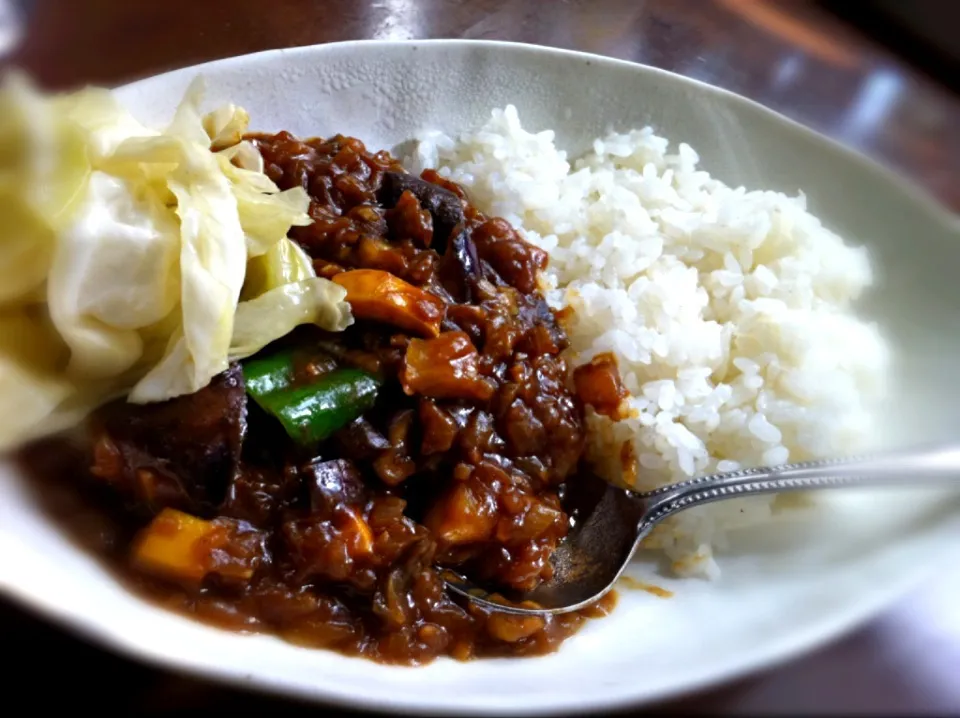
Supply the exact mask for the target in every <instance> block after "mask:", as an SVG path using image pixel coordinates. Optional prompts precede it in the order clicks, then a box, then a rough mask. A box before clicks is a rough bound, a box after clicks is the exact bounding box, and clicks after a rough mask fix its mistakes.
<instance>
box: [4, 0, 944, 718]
mask: <svg viewBox="0 0 960 718" xmlns="http://www.w3.org/2000/svg"><path fill="white" fill-rule="evenodd" d="M947 1H949V0H947ZM25 5H26V7H27V9H28V12H27V19H28V22H27V25H26V28H25V31H24V33H23V36H22V39H21V44H20V45H19V47H18V48H17V49H16V50H15V51H14V54H13V56H12V60H13V61H14V62H16V63H17V64H20V65H22V66H24V67H26V68H27V69H28V70H29V71H30V72H31V73H32V74H33V75H34V76H35V77H36V78H38V79H39V80H40V81H41V82H42V83H43V84H44V85H46V86H48V87H52V88H64V87H70V86H74V85H76V84H78V83H87V82H92V83H104V84H117V83H121V82H124V81H127V80H130V79H133V78H137V77H141V76H145V75H150V74H155V73H157V72H162V71H164V70H169V69H173V68H176V67H182V66H185V65H190V64H194V63H197V62H202V61H205V60H212V59H216V58H221V57H227V56H231V55H238V54H243V53H248V52H254V51H257V50H263V49H268V48H276V47H290V46H295V45H308V44H314V43H321V42H333V41H338V40H351V39H360V38H380V39H408V38H441V37H464V38H489V39H499V40H516V41H523V42H534V43H539V44H545V45H555V46H558V47H565V48H573V49H578V50H585V51H589V52H596V53H600V54H604V55H610V56H614V57H619V58H623V59H629V60H635V61H637V62H643V63H646V64H650V65H655V66H657V67H661V68H665V69H668V70H673V71H675V72H679V73H681V74H684V75H688V76H690V77H694V78H696V79H699V80H703V81H705V82H709V83H712V84H715V85H719V86H721V87H724V88H727V89H730V90H733V91H736V92H739V93H741V94H744V95H746V96H748V97H750V98H752V99H755V100H758V101H760V102H762V103H764V104H766V105H768V106H770V107H772V108H774V109H776V110H778V111H780V112H783V113H784V114H786V115H788V116H789V117H792V118H793V119H795V120H798V121H800V122H802V123H804V124H807V125H809V126H810V127H813V128H815V129H817V130H819V131H821V132H823V133H825V134H827V135H830V136H832V137H834V138H836V139H839V140H840V141H842V142H845V143H847V144H849V145H851V146H853V147H856V148H858V149H861V150H863V151H864V152H866V153H868V154H870V155H871V156H873V157H875V158H877V159H879V160H881V161H882V162H884V163H886V164H888V165H890V166H892V167H893V168H895V169H896V170H898V171H899V172H900V173H901V174H903V175H905V176H907V177H909V178H910V179H912V180H913V181H915V182H916V183H918V184H920V185H922V186H924V187H925V188H926V189H927V190H928V191H929V192H931V193H932V194H933V195H934V196H936V197H937V198H938V199H939V200H940V201H941V202H943V203H944V204H946V205H947V206H948V207H951V208H952V209H954V210H960V181H958V177H957V170H958V168H960V132H958V131H957V130H958V128H960V99H958V98H957V97H956V96H954V95H953V94H951V93H950V92H949V91H948V90H946V89H945V88H944V87H941V86H939V85H937V84H936V83H935V82H934V81H933V80H931V79H929V77H927V76H926V75H923V74H921V73H920V72H918V71H916V70H914V69H912V68H911V67H909V66H908V65H906V64H905V63H904V62H903V61H901V60H898V59H897V57H895V56H893V55H892V54H890V53H889V52H887V51H885V50H883V49H882V48H881V47H880V46H879V45H878V44H876V43H874V42H872V41H871V40H870V39H868V38H867V37H866V36H864V35H862V34H860V33H859V32H858V31H857V30H855V29H853V28H852V27H851V26H849V25H847V24H844V23H843V22H840V21H839V20H837V19H835V18H834V17H833V16H831V15H829V14H827V13H826V12H824V11H823V10H822V9H819V8H818V7H817V6H816V5H814V4H812V3H808V2H803V1H801V0H780V1H779V2H774V1H773V0H565V1H561V0H556V1H551V2H546V1H544V2H535V1H532V0H527V1H524V0H326V1H320V0H270V1H269V2H268V1H267V0H32V1H31V2H27V3H25ZM958 595H960V570H958V569H957V568H951V567H946V569H945V572H944V574H943V575H942V576H941V577H939V578H938V579H937V580H936V581H933V582H930V583H929V584H927V585H925V586H923V587H921V588H920V589H919V590H917V591H916V592H915V593H914V594H913V595H911V596H910V597H908V598H906V599H904V600H903V601H901V602H899V603H898V604H897V605H896V606H895V607H893V608H892V609H891V610H889V611H887V612H886V613H885V614H884V615H883V616H882V617H880V618H879V619H877V620H875V621H873V622H872V623H870V624H869V625H868V626H865V627H863V628H862V629H860V630H858V631H857V632H855V633H854V634H852V635H850V636H848V637H846V638H844V639H842V640H841V641H839V642H837V643H835V644H834V645H832V646H829V647H827V648H825V649H822V650H820V651H818V652H817V653H815V654H812V655H810V656H807V657H804V658H802V659H800V660H796V661H793V662H791V663H788V664H786V665H783V666H779V667H776V668H771V669H770V670H769V671H768V672H767V673H765V674H763V675H760V676H756V677H753V678H750V679H748V680H745V681H742V682H740V683H738V684H736V685H732V686H727V687H725V688H722V689H718V690H714V691H711V692H709V693H706V694H702V695H697V696H690V697H687V698H685V699H683V700H681V701H677V702H673V703H671V704H668V705H664V706H662V707H661V708H662V709H664V710H667V711H670V712H690V711H697V712H716V713H745V712H746V713H792V714H795V713H808V712H835V713H838V712H844V713H850V712H859V713H872V714H875V715H876V714H881V713H886V714H904V713H931V714H946V713H960V610H958V609H957V608H956V601H955V599H956V597H957V596H958ZM785 620H789V619H788V617H787V616H785ZM0 638H2V640H3V643H4V646H5V648H6V653H7V655H8V656H14V657H16V659H17V660H16V663H15V668H14V672H13V673H12V674H11V673H10V672H9V669H8V672H7V677H8V681H7V683H6V685H7V690H8V696H11V697H15V698H21V697H26V698H29V700H30V701H31V702H33V703H34V704H37V703H39V705H47V706H51V707H52V706H54V704H62V703H61V702H62V701H67V702H68V703H69V705H70V706H71V707H72V708H78V707H81V706H85V705H90V706H93V705H96V706H97V707H98V708H99V709H101V710H102V709H105V708H106V709H114V710H127V711H137V712H154V711H170V710H182V709H212V708H221V709H224V708H226V709H235V710H242V711H254V710H256V711H271V712H276V711H278V710H284V711H286V710H291V709H292V710H293V711H296V710H298V709H299V710H303V711H304V712H306V711H308V710H311V709H310V708H309V707H305V706H298V705H297V704H290V703H286V702H282V701H279V700H276V699H271V698H267V697H263V696H250V695H248V694H245V693H240V692H235V691H232V690H229V689H225V688H222V687H218V686H212V685H209V684H206V683H204V682H201V681H197V680H194V679H190V678H186V677H181V676H175V675H173V674H169V673H166V672H162V671H155V670H152V669H149V668H146V667H143V666H140V665H137V664H135V663H132V662H129V661H126V660H124V659H121V658H118V657H116V656H113V655H111V654H108V653H105V652H102V651H101V650H99V649H97V648H94V647H92V646H90V645H88V644H86V643H84V642H82V641H79V640H76V639H74V638H72V637H70V636H68V635H66V634H64V633H63V632H61V631H60V630H59V629H56V628H53V627H50V626H48V625H46V624H44V623H43V622H41V621H38V620H36V619H33V618H31V617H30V616H28V615H27V614H25V613H23V612H21V611H20V610H19V609H17V608H15V607H13V606H11V605H9V604H4V603H0ZM51 676H56V680H55V681H51ZM11 677H12V680H10V678H11Z"/></svg>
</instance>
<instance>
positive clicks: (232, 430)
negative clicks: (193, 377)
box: [93, 364, 247, 513]
mask: <svg viewBox="0 0 960 718" xmlns="http://www.w3.org/2000/svg"><path fill="white" fill-rule="evenodd" d="M95 425H96V426H97V429H96V430H95V431H96V434H95V451H94V467H93V472H94V473H95V474H97V475H99V476H100V477H101V478H103V479H104V480H106V481H107V482H108V483H110V484H112V485H114V486H116V487H118V488H119V489H120V490H121V491H122V492H124V493H126V494H128V495H131V494H132V495H133V496H134V497H136V498H137V499H139V502H140V503H141V504H144V505H146V506H149V507H150V509H151V510H152V511H159V510H160V509H162V508H164V507H167V506H170V507H174V508H181V509H187V510H189V511H191V512H198V513H203V512H205V511H209V510H210V509H212V508H213V507H214V506H217V505H218V504H220V502H221V501H223V499H224V497H225V495H226V492H227V488H228V486H229V485H230V482H231V480H232V479H233V478H234V476H235V474H236V472H237V469H238V466H239V462H240V452H241V449H242V447H243V439H244V436H245V435H246V430H247V399H246V392H245V389H244V384H243V374H242V372H241V371H240V365H239V364H233V365H231V366H230V368H229V369H227V371H225V372H224V373H222V374H219V375H218V376H216V377H214V378H213V380H212V381H211V382H210V384H208V385H207V386H205V387H204V388H203V389H201V390H199V391H197V392H194V393H193V394H186V395H184V396H179V397H176V398H175V399H170V400H168V401H164V402H158V403H156V404H144V405H138V404H128V403H126V402H114V403H113V404H110V405H108V406H107V407H105V408H104V409H103V410H101V412H99V414H98V416H97V418H96V424H95Z"/></svg>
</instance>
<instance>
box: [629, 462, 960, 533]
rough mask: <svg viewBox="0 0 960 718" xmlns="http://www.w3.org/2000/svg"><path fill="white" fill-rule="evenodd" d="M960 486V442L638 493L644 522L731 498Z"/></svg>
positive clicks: (720, 476)
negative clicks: (645, 505) (643, 503)
mask: <svg viewBox="0 0 960 718" xmlns="http://www.w3.org/2000/svg"><path fill="white" fill-rule="evenodd" d="M929 483H932V484H934V485H942V486H953V487H956V488H960V446H953V445H950V446H939V447H932V448H928V449H925V450H915V451H908V452H898V453H891V454H886V455H874V456H867V457H849V458H841V459H824V460H822V461H809V462H804V463H795V464H785V465H783V466H776V467H765V468H756V469H740V470H738V471H731V472H729V473H725V474H712V475H710V476H701V477H698V478H695V479H690V480H688V481H681V482H680V483H677V484H672V485H670V486H664V487H661V488H659V489H656V490H654V491H650V492H647V493H644V494H640V498H641V499H642V500H644V501H646V502H648V507H649V508H648V512H647V515H646V517H645V518H644V522H645V523H656V522H657V521H659V520H661V519H663V518H664V517H666V516H667V515H669V514H672V513H675V512H677V511H681V510H683V509H687V508H690V507H692V506H696V505H698V504H705V503H710V502H713V501H721V500H723V499H727V498H736V497H739V496H750V495H755V494H770V493H777V492H780V491H801V490H815V489H831V488H841V487H856V486H862V487H864V488H868V487H889V486H904V487H906V486H910V485H919V484H929Z"/></svg>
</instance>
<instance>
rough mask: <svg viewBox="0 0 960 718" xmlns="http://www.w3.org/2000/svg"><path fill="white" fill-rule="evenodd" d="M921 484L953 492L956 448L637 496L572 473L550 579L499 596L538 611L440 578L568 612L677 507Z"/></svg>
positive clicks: (618, 569)
mask: <svg viewBox="0 0 960 718" xmlns="http://www.w3.org/2000/svg"><path fill="white" fill-rule="evenodd" d="M921 484H923V485H931V484H932V485H940V486H944V487H948V486H953V487H955V488H958V489H960V445H957V446H940V447H934V448H930V449H922V450H914V451H906V452H898V453H892V454H886V455H880V456H873V457H870V458H848V459H828V460H824V461H811V462H807V463H802V464H786V465H783V466H776V467H765V468H757V469H744V470H741V471H732V472H730V473H726V474H714V475H712V476H702V477H700V478H696V479H691V480H689V481H682V482H680V483H677V484H673V485H671V486H665V487H663V488H660V489H656V490H655V491H647V492H643V493H637V492H633V491H627V490H626V489H621V488H617V487H615V486H612V485H610V484H608V483H606V482H605V481H603V480H602V479H600V478H599V477H596V476H594V475H588V476H580V477H578V478H577V479H576V480H575V481H571V482H570V483H569V485H568V488H567V491H568V493H567V495H566V496H565V497H564V503H565V504H566V507H567V511H568V512H569V513H570V514H571V516H573V518H574V526H573V528H572V529H571V531H570V533H569V534H568V535H567V537H566V538H565V539H564V540H563V542H562V543H561V544H560V546H559V547H558V548H557V550H556V551H555V552H554V553H553V556H552V559H551V561H552V563H553V568H554V573H553V577H552V578H551V579H550V580H549V581H546V582H544V583H542V584H541V585H540V586H539V587H538V588H536V589H535V590H533V591H530V592H529V593H523V594H513V595H511V594H509V593H506V592H504V593H502V594H500V595H503V596H504V597H505V598H507V599H508V600H509V601H511V602H513V603H519V602H522V601H533V602H534V603H535V604H537V606H538V608H525V607H520V606H516V605H504V604H503V603H502V602H501V601H499V600H497V598H496V597H495V596H493V595H491V593H490V592H488V591H487V590H485V589H483V588H481V587H479V586H476V585H474V584H473V583H471V582H470V581H469V580H468V579H465V578H463V577H461V576H459V575H457V574H455V573H454V572H452V571H444V579H445V580H446V583H447V587H448V588H449V589H450V590H451V591H453V592H455V593H458V594H460V595H462V596H465V597H466V598H468V599H470V600H471V601H474V602H476V603H478V604H481V605H483V606H486V607H488V608H493V609H496V610H499V611H503V612H506V613H514V614H521V615H542V614H544V613H568V612H570V611H576V610H578V609H581V608H584V607H586V606H589V605H590V604H591V603H594V602H595V601H597V600H599V599H600V598H602V597H603V596H604V595H605V594H606V593H607V592H608V591H610V589H612V588H613V585H614V584H615V583H616V581H617V579H618V578H620V574H622V573H623V571H624V569H625V568H626V567H627V564H628V563H629V562H630V559H631V558H633V554H634V553H635V552H636V550H637V548H638V547H639V546H640V543H641V541H643V539H644V538H645V537H646V536H647V535H648V534H649V533H650V531H651V530H652V529H653V527H654V526H655V525H656V524H658V523H660V522H661V521H663V520H664V519H666V518H667V517H668V516H673V515H674V514H676V513H677V512H679V511H684V510H686V509H690V508H693V507H694V506H701V505H703V504H708V503H711V502H714V501H723V500H724V499H732V498H741V497H744V496H754V495H758V494H772V493H780V492H785V491H809V490H817V489H834V488H874V487H901V488H904V487H911V486H915V485H921Z"/></svg>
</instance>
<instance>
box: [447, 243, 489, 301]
mask: <svg viewBox="0 0 960 718" xmlns="http://www.w3.org/2000/svg"><path fill="white" fill-rule="evenodd" d="M439 276H440V281H441V283H442V284H443V288H444V289H446V290H447V291H448V292H449V293H450V294H451V296H453V297H454V298H456V300H457V301H458V302H463V303H467V304H471V303H473V301H474V299H475V297H474V294H476V292H475V287H476V283H477V281H478V280H479V279H480V278H481V276H482V272H481V268H480V259H479V258H478V256H477V247H476V245H475V244H474V243H473V238H472V237H471V236H470V232H469V230H467V228H466V227H464V226H463V225H459V226H457V227H455V228H454V233H453V235H452V237H451V239H450V243H449V244H448V245H447V250H446V252H444V253H443V257H442V258H441V259H440V267H439Z"/></svg>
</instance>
